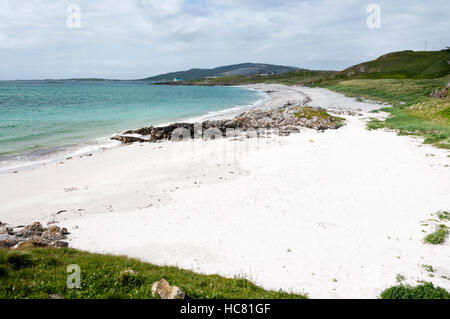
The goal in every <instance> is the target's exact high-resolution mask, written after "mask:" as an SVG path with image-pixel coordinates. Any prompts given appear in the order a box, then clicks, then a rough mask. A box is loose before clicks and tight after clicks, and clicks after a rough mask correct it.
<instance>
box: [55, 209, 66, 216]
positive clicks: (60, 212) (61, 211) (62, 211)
mask: <svg viewBox="0 0 450 319" xmlns="http://www.w3.org/2000/svg"><path fill="white" fill-rule="evenodd" d="M62 213H67V210H66V209H63V210H60V211H59V212H57V213H56V215H59V214H62Z"/></svg>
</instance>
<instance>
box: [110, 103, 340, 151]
mask: <svg viewBox="0 0 450 319" xmlns="http://www.w3.org/2000/svg"><path fill="white" fill-rule="evenodd" d="M344 122H345V120H344V119H343V118H340V117H336V116H333V115H330V114H329V113H328V112H327V111H326V110H325V109H322V108H320V107H301V106H291V105H287V106H286V107H283V108H279V109H274V110H260V109H257V110H250V111H247V112H245V113H242V114H241V115H239V116H237V117H235V118H233V119H226V120H213V121H212V120H209V121H204V122H202V123H196V124H193V123H175V124H171V125H167V126H161V127H153V126H151V127H145V128H141V129H138V130H130V131H126V132H124V133H123V135H119V136H115V137H113V138H112V139H114V140H118V141H121V142H122V143H125V144H128V143H134V142H141V143H142V142H152V143H154V142H158V141H167V140H179V139H182V138H194V137H197V136H203V137H204V138H207V137H211V136H216V135H221V136H222V137H228V136H232V135H233V132H234V131H235V130H239V131H251V132H256V134H246V136H247V137H253V136H258V135H260V132H262V131H263V130H272V131H274V133H275V134H277V133H278V134H279V135H289V134H291V133H298V132H299V131H300V128H301V127H306V128H311V129H315V130H327V129H338V128H339V127H341V126H342V125H344ZM136 135H137V136H141V137H137V136H136ZM144 137H145V138H144Z"/></svg>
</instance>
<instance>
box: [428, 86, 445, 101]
mask: <svg viewBox="0 0 450 319" xmlns="http://www.w3.org/2000/svg"><path fill="white" fill-rule="evenodd" d="M447 96H448V89H447V88H442V89H436V90H434V91H433V92H431V94H430V97H431V98H435V99H444V98H446V97H447Z"/></svg>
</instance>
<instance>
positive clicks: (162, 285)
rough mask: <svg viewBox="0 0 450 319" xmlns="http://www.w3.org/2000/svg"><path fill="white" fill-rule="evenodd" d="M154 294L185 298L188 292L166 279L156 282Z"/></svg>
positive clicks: (169, 297)
mask: <svg viewBox="0 0 450 319" xmlns="http://www.w3.org/2000/svg"><path fill="white" fill-rule="evenodd" d="M152 295H153V297H156V296H157V295H159V296H160V297H161V299H184V298H185V297H186V293H185V292H184V291H183V290H181V289H180V288H178V287H176V286H171V285H170V284H169V282H168V281H167V280H165V279H161V280H160V281H158V282H155V283H154V284H153V286H152Z"/></svg>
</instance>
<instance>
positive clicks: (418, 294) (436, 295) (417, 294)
mask: <svg viewBox="0 0 450 319" xmlns="http://www.w3.org/2000/svg"><path fill="white" fill-rule="evenodd" d="M381 298H382V299H450V293H449V292H448V291H447V290H445V289H443V288H440V287H434V285H433V284H432V283H431V282H427V283H424V284H423V285H420V286H417V287H410V286H403V285H400V286H395V287H391V288H388V289H386V290H385V291H383V292H382V293H381Z"/></svg>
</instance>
